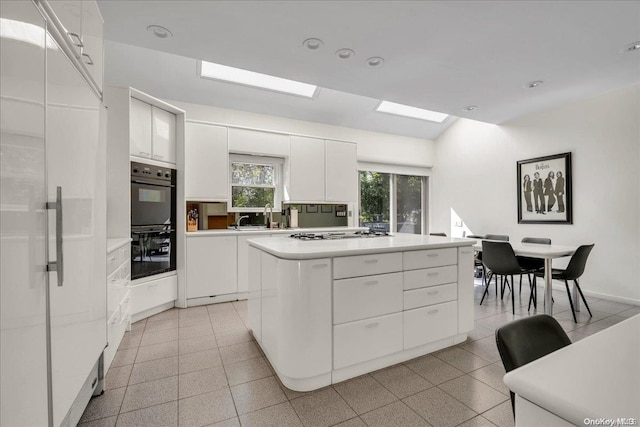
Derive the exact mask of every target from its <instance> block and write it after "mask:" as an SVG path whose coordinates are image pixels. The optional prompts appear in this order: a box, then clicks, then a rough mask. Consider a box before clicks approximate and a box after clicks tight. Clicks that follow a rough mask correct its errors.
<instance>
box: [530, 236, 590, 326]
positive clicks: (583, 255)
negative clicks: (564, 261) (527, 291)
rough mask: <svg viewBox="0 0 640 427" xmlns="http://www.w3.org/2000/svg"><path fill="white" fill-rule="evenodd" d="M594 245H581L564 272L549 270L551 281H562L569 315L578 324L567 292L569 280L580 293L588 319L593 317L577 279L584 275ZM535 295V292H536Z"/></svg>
mask: <svg viewBox="0 0 640 427" xmlns="http://www.w3.org/2000/svg"><path fill="white" fill-rule="evenodd" d="M594 246H595V244H591V245H582V246H580V247H578V249H576V251H575V253H574V254H573V255H572V256H571V260H570V261H569V265H567V268H565V269H564V270H561V269H556V268H554V269H552V270H551V278H552V279H553V280H564V286H565V288H567V295H568V296H569V305H570V306H571V313H572V314H573V321H574V322H575V323H578V320H577V319H576V310H575V308H574V306H573V299H572V298H571V292H570V291H569V280H573V283H574V284H575V285H576V288H577V289H578V292H579V293H580V298H582V301H583V302H584V306H585V307H586V308H587V311H588V312H589V317H593V315H592V314H591V309H590V308H589V304H587V300H586V299H585V298H584V294H583V293H582V289H580V285H579V284H578V279H579V278H580V276H582V274H583V273H584V268H585V267H586V265H587V258H589V254H590V253H591V250H592V249H593V247H594ZM535 275H536V276H537V277H544V271H538V272H536V273H535ZM534 291H535V281H534ZM536 293H537V292H536ZM536 298H537V295H536V296H534V299H536Z"/></svg>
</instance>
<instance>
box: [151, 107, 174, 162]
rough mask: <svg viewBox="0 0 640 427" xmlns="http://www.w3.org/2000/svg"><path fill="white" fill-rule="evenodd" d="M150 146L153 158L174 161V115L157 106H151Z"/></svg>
mask: <svg viewBox="0 0 640 427" xmlns="http://www.w3.org/2000/svg"><path fill="white" fill-rule="evenodd" d="M151 115H152V133H151V141H152V143H151V147H152V150H153V151H152V153H153V159H154V160H159V161H161V162H168V163H175V162H176V115H175V114H173V113H170V112H168V111H165V110H163V109H161V108H158V107H151Z"/></svg>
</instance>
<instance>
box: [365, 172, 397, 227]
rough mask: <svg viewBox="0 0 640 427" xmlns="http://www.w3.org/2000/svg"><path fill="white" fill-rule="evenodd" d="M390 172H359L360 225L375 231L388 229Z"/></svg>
mask: <svg viewBox="0 0 640 427" xmlns="http://www.w3.org/2000/svg"><path fill="white" fill-rule="evenodd" d="M389 184H390V174H388V173H379V172H369V171H362V172H360V226H361V227H369V228H371V229H372V230H376V231H390V230H389V216H390V213H391V211H390V207H389V206H390V205H389V197H390V194H389Z"/></svg>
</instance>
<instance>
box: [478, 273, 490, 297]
mask: <svg viewBox="0 0 640 427" xmlns="http://www.w3.org/2000/svg"><path fill="white" fill-rule="evenodd" d="M491 274H493V273H491ZM490 284H491V276H489V280H488V281H487V280H486V277H485V282H484V292H483V293H482V299H481V300H480V305H482V303H483V302H484V297H486V296H487V294H488V293H489V285H490Z"/></svg>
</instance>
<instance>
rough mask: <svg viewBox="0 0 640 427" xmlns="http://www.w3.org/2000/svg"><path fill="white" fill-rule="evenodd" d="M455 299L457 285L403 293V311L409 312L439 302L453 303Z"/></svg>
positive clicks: (452, 284)
mask: <svg viewBox="0 0 640 427" xmlns="http://www.w3.org/2000/svg"><path fill="white" fill-rule="evenodd" d="M457 298H458V285H457V284H455V283H449V284H447V285H439V286H431V287H428V288H421V289H414V290H412V291H405V292H404V309H405V310H411V309H414V308H418V307H424V306H427V305H433V304H440V303H441V302H447V301H455V300H456V299H457Z"/></svg>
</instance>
